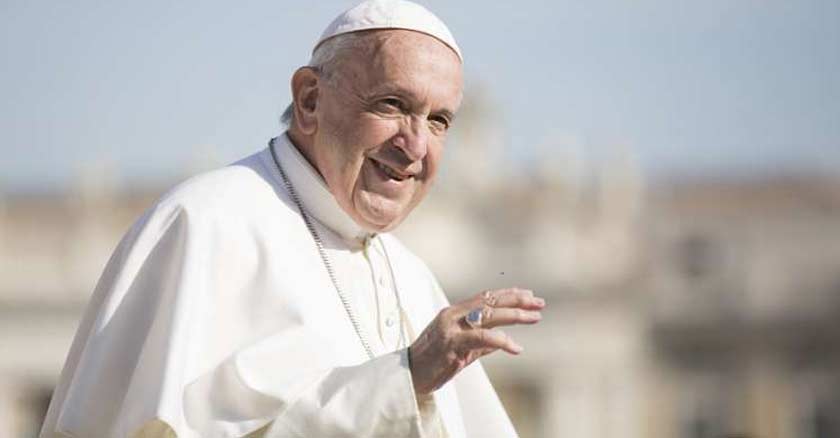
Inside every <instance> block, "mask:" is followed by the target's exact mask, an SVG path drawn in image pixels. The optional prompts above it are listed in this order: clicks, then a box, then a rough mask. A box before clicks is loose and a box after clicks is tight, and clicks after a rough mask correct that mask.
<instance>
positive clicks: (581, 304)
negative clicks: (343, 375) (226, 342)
mask: <svg viewBox="0 0 840 438" xmlns="http://www.w3.org/2000/svg"><path fill="white" fill-rule="evenodd" d="M354 3H355V2H354V1H347V0H343V1H339V0H330V1H318V2H303V1H295V2H293V1H282V0H271V1H258V0H254V1H241V2H236V3H232V2H225V1H218V0H216V1H203V2H197V1H189V2H169V1H163V0H147V1H144V2H106V1H94V0H80V1H75V2H57V1H41V0H27V1H24V0H0V36H1V37H0V59H2V64H1V65H0V96H2V99H0V132H2V141H0V436H3V437H22V438H26V437H34V436H36V434H37V431H38V430H39V426H40V421H41V419H42V416H43V415H44V412H45V409H46V406H47V404H48V402H49V399H50V395H51V391H52V387H53V385H54V384H55V382H56V380H57V376H58V374H59V372H60V370H61V367H62V364H63V361H64V358H65V355H66V354H67V350H68V348H69V345H70V342H71V340H72V336H73V334H74V332H75V329H76V326H77V324H78V322H79V319H80V316H81V312H82V311H83V309H84V306H85V303H86V301H87V299H88V297H89V295H90V293H91V291H92V290H93V288H94V285H95V283H96V280H97V278H98V276H99V274H100V272H101V270H102V268H103V267H104V265H105V262H106V261H107V259H108V257H109V255H110V253H111V251H112V250H113V249H114V247H115V246H116V244H117V242H118V240H119V239H120V237H121V235H122V234H123V233H124V232H125V231H126V230H127V229H128V227H129V226H130V224H131V223H132V221H133V220H134V219H135V218H136V217H137V216H138V215H139V214H140V213H141V212H142V211H143V210H144V209H145V208H147V207H148V206H150V204H151V203H152V202H154V200H155V199H156V198H157V197H158V196H159V195H160V194H161V193H162V192H163V191H164V190H166V189H167V188H168V187H171V186H172V185H173V184H175V183H177V182H178V181H181V180H183V179H185V178H187V177H188V176H189V175H192V174H195V173H196V172H200V171H203V170H206V169H211V168H214V167H218V166H221V165H224V164H226V163H229V162H232V161H235V160H236V159H238V158H240V157H243V156H245V155H248V154H251V153H253V152H255V151H258V150H260V149H262V148H263V147H265V144H266V141H267V140H268V139H269V138H270V137H272V136H275V135H277V134H278V133H280V132H281V128H280V125H279V122H278V119H279V115H280V113H281V112H282V110H283V108H284V107H285V105H286V104H287V103H288V101H289V91H288V89H289V86H288V81H289V78H290V76H291V74H292V72H293V71H294V69H295V68H296V67H297V66H300V65H303V64H305V63H306V61H307V60H308V55H309V50H310V49H311V47H312V44H313V42H314V41H315V40H316V39H317V37H318V35H319V34H320V32H321V31H322V29H323V28H324V27H325V26H326V24H327V23H328V22H329V21H330V20H331V19H332V18H333V17H334V16H335V15H337V14H338V13H339V12H341V11H342V10H344V9H346V8H348V7H350V6H352V5H353V4H354ZM421 3H422V4H425V5H426V6H428V7H429V8H430V9H431V10H433V11H435V12H436V13H437V14H438V15H439V16H441V17H442V18H443V19H444V21H446V22H447V23H448V25H449V26H450V28H451V29H452V31H453V33H454V34H455V35H456V37H457V38H458V40H459V43H460V45H461V47H462V49H463V51H464V53H465V57H466V66H465V68H466V81H467V84H466V86H467V90H466V98H465V103H464V105H463V107H462V111H461V113H460V115H459V118H458V120H457V122H456V124H455V128H454V130H453V131H452V133H451V136H450V140H449V143H448V145H447V151H446V154H447V155H446V158H445V160H446V162H445V163H444V169H443V172H442V175H441V176H440V179H439V180H438V183H437V185H436V188H435V191H434V192H433V193H432V194H431V195H430V197H429V198H428V199H427V201H426V202H425V203H424V204H423V205H421V207H420V208H419V209H418V210H417V211H416V212H415V214H413V215H412V216H411V217H410V218H409V220H408V221H407V222H406V223H405V224H404V226H403V227H401V229H400V230H399V231H398V234H399V235H400V237H401V238H402V239H403V240H404V241H405V242H406V243H407V244H408V245H409V247H411V248H413V249H414V250H415V251H416V252H417V253H418V254H419V255H420V256H421V257H422V258H423V259H425V260H426V261H427V262H428V264H429V265H430V266H431V267H432V269H433V271H435V273H436V274H437V275H438V276H439V279H440V281H441V283H442V284H443V285H444V287H445V289H447V291H448V294H449V295H450V298H451V299H458V298H459V297H462V296H466V295H471V294H473V293H475V292H477V291H479V290H482V289H486V288H497V287H501V286H509V285H520V286H526V287H530V288H532V289H534V290H535V291H537V293H538V294H540V295H542V296H544V297H546V298H547V301H548V303H549V309H548V310H547V311H546V312H545V314H544V318H543V322H542V323H541V324H539V325H538V326H537V327H534V328H529V329H527V330H513V331H512V334H513V335H514V337H516V338H517V339H519V340H520V342H521V343H522V344H523V345H524V346H525V353H524V354H523V355H521V356H520V357H517V358H511V357H509V356H503V355H501V354H497V355H491V356H489V357H487V358H485V359H483V362H484V364H485V366H486V368H487V369H488V372H489V373H490V375H491V378H492V379H493V381H494V385H495V386H496V388H497V389H498V391H499V393H500V396H501V397H502V399H503V402H504V404H505V405H506V407H507V409H508V411H509V413H510V414H511V417H512V418H513V420H514V422H515V424H516V426H517V428H518V430H519V432H520V434H521V435H522V437H523V438H531V437H561V436H562V437H581V438H588V437H592V438H607V437H622V438H634V437H639V438H642V437H645V438H648V437H654V438H655V437H662V438H675V437H676V438H712V437H742V438H746V437H750V438H758V437H760V438H837V437H838V436H840V25H838V24H840V2H837V1H833V0H820V1H817V0H813V1H812V0H790V1H779V0H727V1H724V0H707V1H702V2H701V1H696V2H688V1H667V0H632V1H631V0H592V1H585V2H583V1H578V2H568V1H544V2H539V1H533V0H531V1H528V0H522V1H519V2H514V3H512V2H485V1H480V0H469V1H467V0H460V1H458V2H452V1H442V0H438V1H431V0H430V1H421Z"/></svg>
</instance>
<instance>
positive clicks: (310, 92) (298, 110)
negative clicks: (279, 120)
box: [292, 67, 319, 135]
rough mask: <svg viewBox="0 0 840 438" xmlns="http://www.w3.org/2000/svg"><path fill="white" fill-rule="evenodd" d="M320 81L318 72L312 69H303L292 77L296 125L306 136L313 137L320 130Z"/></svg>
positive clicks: (298, 70)
mask: <svg viewBox="0 0 840 438" xmlns="http://www.w3.org/2000/svg"><path fill="white" fill-rule="evenodd" d="M318 81H319V77H318V72H317V71H315V69H313V68H312V67H301V68H299V69H297V71H296V72H295V74H294V75H293V76H292V99H293V101H294V111H295V117H294V124H295V125H296V127H297V129H298V130H299V131H300V133H301V134H304V135H313V134H314V133H315V131H316V130H317V129H318V119H317V117H316V110H317V109H318V85H319V82H318Z"/></svg>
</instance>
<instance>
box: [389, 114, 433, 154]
mask: <svg viewBox="0 0 840 438" xmlns="http://www.w3.org/2000/svg"><path fill="white" fill-rule="evenodd" d="M393 144H394V146H396V147H398V148H399V149H400V150H402V151H403V153H404V154H405V156H406V157H407V158H408V159H409V160H411V161H412V162H415V161H420V160H422V159H423V158H424V157H425V156H426V153H427V152H428V146H429V132H428V127H427V126H426V123H425V120H423V119H422V118H421V117H406V118H405V119H404V121H403V123H402V124H401V126H400V131H399V133H398V134H397V136H396V137H395V138H394V141H393Z"/></svg>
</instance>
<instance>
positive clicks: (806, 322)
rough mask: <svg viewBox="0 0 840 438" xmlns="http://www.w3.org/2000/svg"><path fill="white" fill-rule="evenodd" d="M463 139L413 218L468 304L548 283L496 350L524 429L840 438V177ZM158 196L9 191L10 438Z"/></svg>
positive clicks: (33, 409) (100, 190)
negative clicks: (538, 316) (703, 167)
mask: <svg viewBox="0 0 840 438" xmlns="http://www.w3.org/2000/svg"><path fill="white" fill-rule="evenodd" d="M459 146H463V147H462V149H461V150H459V151H458V152H455V153H453V154H452V163H449V164H448V166H449V167H448V168H449V169H450V170H449V171H447V172H446V173H445V175H444V176H443V178H442V179H441V181H440V182H439V184H438V187H437V191H436V192H435V193H434V194H433V195H432V196H431V197H430V199H429V200H428V201H427V202H426V203H424V204H423V205H421V207H420V208H419V209H418V211H416V212H415V214H414V215H412V216H411V217H410V218H409V220H408V221H407V223H406V224H405V225H404V226H403V227H402V228H401V229H400V232H399V234H400V236H401V238H402V239H403V240H404V241H405V242H406V243H407V244H408V246H409V247H412V248H413V249H415V251H416V252H418V253H419V254H420V255H421V257H423V258H424V259H425V260H427V262H428V263H429V264H430V266H431V267H432V269H433V270H434V271H435V272H436V273H437V274H438V275H439V277H440V280H441V283H442V284H443V285H444V287H445V288H446V289H447V290H448V293H449V295H450V298H451V299H453V300H457V299H458V298H460V297H465V296H468V295H471V294H474V293H476V292H478V291H480V290H484V289H489V288H497V287H501V286H511V285H520V286H525V287H529V288H532V289H534V290H535V291H537V292H538V293H539V294H540V295H542V296H545V297H546V298H547V301H548V303H549V307H548V310H547V311H546V312H545V313H544V318H543V321H542V322H541V323H540V324H539V325H537V326H535V327H527V328H513V329H511V330H510V332H511V334H512V335H513V336H514V337H515V338H517V339H518V340H520V341H521V343H522V344H523V345H524V346H525V353H523V354H522V355H521V356H520V357H517V358H511V357H509V356H505V355H504V354H503V353H497V354H494V355H491V356H488V357H487V358H485V359H484V360H483V362H484V364H485V366H486V367H487V368H488V372H489V373H490V374H491V377H492V378H493V380H494V383H495V385H496V387H497V389H498V390H499V391H500V394H501V396H502V398H503V401H504V402H505V404H506V406H507V407H508V410H509V412H510V414H511V416H512V417H513V419H514V421H515V423H516V424H517V428H518V430H519V431H520V433H521V435H522V436H523V438H526V437H557V436H568V437H582V438H588V437H592V438H608V437H621V438H634V437H638V438H642V437H644V438H647V437H662V438H673V437H684V438H712V437H724V436H732V437H735V436H740V437H761V438H828V437H837V436H840V182H837V181H831V180H822V179H817V178H813V179H784V178H768V179H763V180H753V181H728V182H727V181H717V182H715V181H698V182H695V183H685V182H683V183H681V184H673V185H664V184H663V185H657V186H653V187H647V186H646V185H645V182H644V181H643V179H642V177H641V175H640V173H639V170H638V169H637V168H636V166H635V165H634V164H633V161H632V160H631V159H629V158H626V157H625V158H622V157H621V154H618V158H617V159H615V160H607V161H606V164H603V165H600V166H597V168H594V169H590V171H588V172H581V171H580V169H578V168H577V167H576V168H575V169H578V170H574V169H573V170H574V171H572V170H569V169H568V166H569V164H570V163H572V164H574V159H575V158H574V156H569V157H566V158H564V159H563V160H559V161H558V162H557V164H556V165H555V164H552V163H551V162H549V161H546V160H538V162H539V165H535V166H533V168H532V169H531V170H532V171H531V172H526V173H524V175H527V176H522V175H523V174H522V173H520V174H516V175H514V174H513V173H506V172H508V170H506V169H505V167H504V166H501V165H500V164H499V163H500V162H501V161H503V160H504V158H503V154H501V153H500V152H499V150H496V151H489V152H488V151H487V150H486V149H474V151H475V153H473V152H471V151H473V149H470V148H474V147H475V146H474V143H470V141H468V140H464V139H462V140H461V142H460V144H459ZM482 150H483V151H484V152H481V151H482ZM476 156H480V157H481V159H476V158H475V157H476ZM494 160H495V162H494ZM556 166H567V167H565V168H558V167H556ZM578 167H579V166H578ZM584 167H585V166H584ZM453 168H455V169H459V170H458V171H457V172H455V171H452V170H451V169H453ZM465 169H473V170H472V171H469V172H468V171H465ZM569 175H572V176H569ZM158 194H159V192H158V191H149V192H140V193H125V192H119V193H117V192H113V191H110V190H108V187H107V185H103V184H98V185H97V184H81V185H80V186H79V187H76V188H73V189H71V190H68V191H67V192H63V193H53V194H29V195H7V196H5V197H3V198H0V436H4V437H6V436H8V437H33V436H36V434H37V430H38V428H39V423H40V420H41V417H42V416H43V414H44V411H45V409H46V406H47V403H48V401H49V397H50V394H51V390H52V387H53V385H54V384H55V382H56V380H57V376H58V373H59V372H60V370H61V366H62V364H63V361H64V358H65V355H66V353H67V350H68V348H69V345H70V342H71V339H72V336H73V334H74V332H75V329H76V326H77V324H78V321H79V319H80V316H81V312H82V310H83V308H84V305H85V302H86V300H87V299H88V297H89V294H90V293H91V291H92V290H93V288H94V285H95V282H96V279H97V278H98V276H99V274H100V272H101V269H102V268H103V267H104V265H105V263H106V261H107V259H108V257H109V255H110V252H111V251H112V250H113V248H114V247H115V246H116V244H117V242H118V240H119V238H120V237H121V235H122V234H123V233H124V232H125V231H126V230H127V228H128V227H129V225H130V224H131V222H132V221H133V220H134V219H135V218H136V217H137V216H139V214H140V212H141V211H142V210H143V209H145V208H146V207H147V206H149V205H150V204H151V203H152V202H153V201H154V199H155V197H156V196H157V195H158Z"/></svg>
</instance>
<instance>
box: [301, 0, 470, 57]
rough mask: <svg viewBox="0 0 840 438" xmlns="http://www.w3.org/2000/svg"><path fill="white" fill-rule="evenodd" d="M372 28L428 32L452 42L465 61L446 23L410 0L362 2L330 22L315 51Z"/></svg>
mask: <svg viewBox="0 0 840 438" xmlns="http://www.w3.org/2000/svg"><path fill="white" fill-rule="evenodd" d="M372 29H406V30H413V31H416V32H421V33H425V34H427V35H429V36H432V37H435V38H437V39H438V40H440V41H441V42H443V43H444V44H446V45H447V46H449V47H450V48H451V49H452V50H453V51H454V52H455V53H456V54H457V55H458V58H459V59H460V60H461V62H464V57H463V56H461V49H460V48H458V44H457V43H456V42H455V38H454V37H453V36H452V33H451V32H450V31H449V29H448V28H447V27H446V24H444V23H443V21H441V19H440V18H438V17H437V16H435V14H432V13H431V12H429V10H428V9H426V8H424V7H423V6H420V5H418V4H417V3H414V2H410V1H407V0H366V1H363V2H362V3H359V4H358V5H356V6H354V7H352V8H350V9H348V10H347V11H345V12H343V13H342V14H341V15H339V16H338V17H336V19H335V20H333V21H332V23H330V25H329V26H327V28H326V30H324V33H322V34H321V38H319V39H318V42H317V43H316V44H315V47H314V48H313V49H312V51H313V52H314V51H315V49H317V48H318V46H320V45H321V43H323V42H324V41H326V40H328V39H330V38H332V37H334V36H337V35H341V34H345V33H351V32H359V31H363V30H372Z"/></svg>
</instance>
